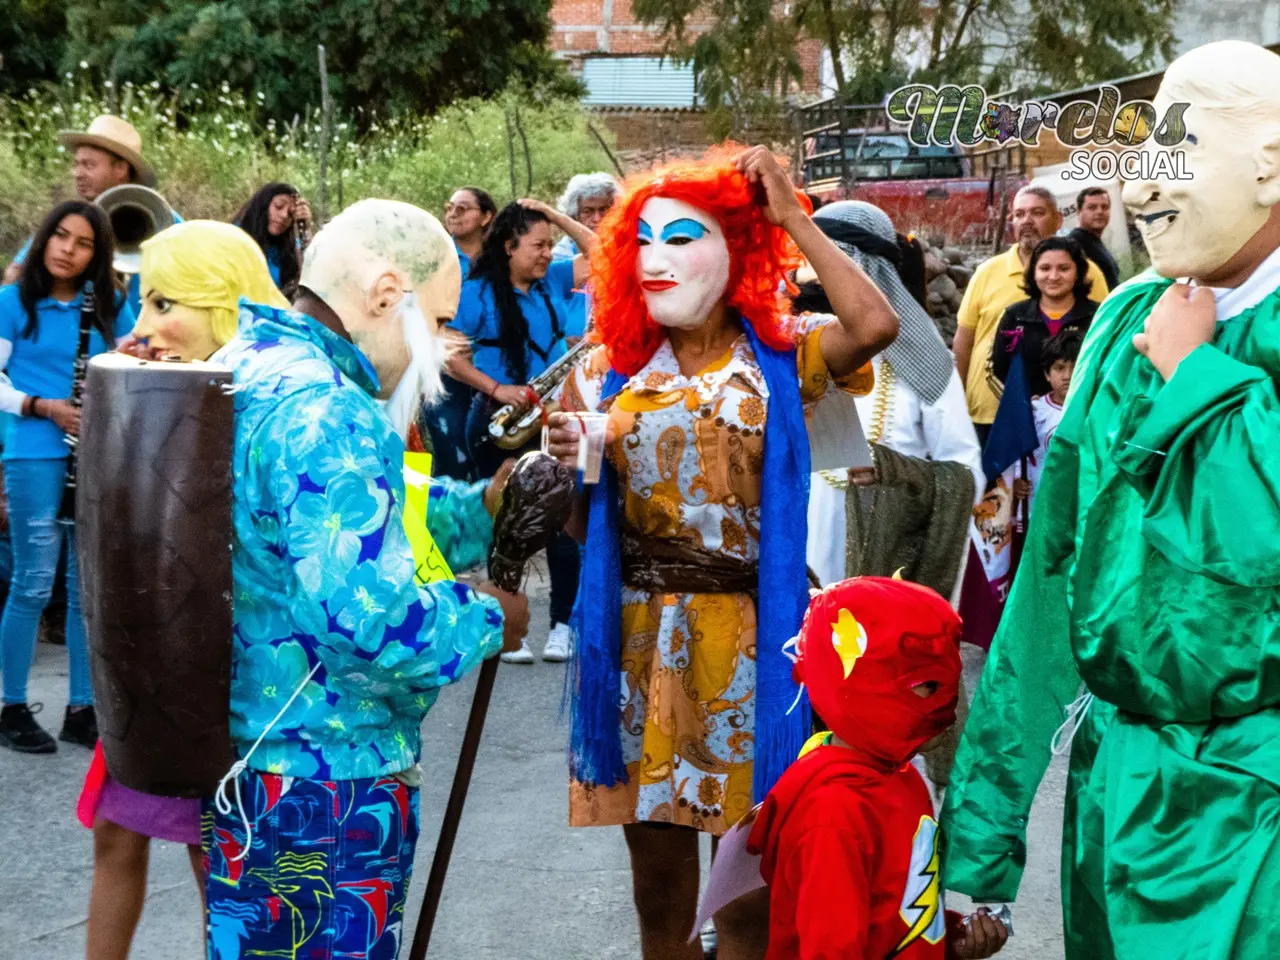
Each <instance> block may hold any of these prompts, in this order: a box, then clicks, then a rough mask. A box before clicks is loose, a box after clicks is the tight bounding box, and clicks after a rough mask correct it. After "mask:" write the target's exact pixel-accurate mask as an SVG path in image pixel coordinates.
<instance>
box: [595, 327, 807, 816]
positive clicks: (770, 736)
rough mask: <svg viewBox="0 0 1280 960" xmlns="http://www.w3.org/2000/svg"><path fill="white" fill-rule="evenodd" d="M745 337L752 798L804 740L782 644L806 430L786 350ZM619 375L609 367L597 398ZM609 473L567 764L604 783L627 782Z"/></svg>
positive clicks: (799, 575) (796, 552)
mask: <svg viewBox="0 0 1280 960" xmlns="http://www.w3.org/2000/svg"><path fill="white" fill-rule="evenodd" d="M743 325H744V327H745V328H746V332H747V338H748V340H749V341H750V343H751V349H752V350H753V351H754V352H755V357H756V362H757V363H758V364H759V366H760V372H761V373H762V374H763V375H764V381H765V384H766V385H767V386H768V388H769V402H768V413H767V416H766V419H765V428H764V476H763V478H762V484H761V498H760V563H759V591H758V604H757V626H756V728H755V756H754V764H755V770H754V774H755V781H754V792H755V799H756V802H759V801H761V800H763V799H764V797H765V795H766V794H767V793H768V792H769V790H770V788H771V787H772V786H773V784H774V783H775V782H776V781H777V780H778V778H779V777H780V776H782V773H783V772H784V771H785V770H786V769H787V767H788V766H790V765H791V763H792V762H793V761H794V760H795V758H796V756H797V755H798V754H799V753H800V750H801V748H802V747H803V746H804V742H805V740H806V739H807V738H808V736H809V727H810V722H811V721H810V712H809V705H808V698H807V697H806V698H802V701H801V703H800V704H799V705H798V706H797V707H796V709H795V710H793V711H792V712H791V713H790V714H788V713H787V711H788V709H789V708H790V707H791V705H792V704H793V703H795V701H796V694H797V692H798V687H797V684H796V682H795V680H794V679H793V678H792V667H791V661H790V660H789V659H788V658H787V656H786V655H785V654H784V653H783V650H782V648H783V646H784V645H785V644H786V643H787V641H789V640H790V639H791V638H792V637H794V636H795V635H796V634H798V633H799V632H800V624H801V622H802V621H803V619H804V614H805V611H806V610H807V609H808V607H809V583H808V578H807V574H806V567H805V541H806V539H807V538H806V533H807V530H808V511H807V506H808V502H809V435H808V431H807V429H806V427H805V422H804V408H803V406H802V405H801V400H800V381H799V377H798V376H797V372H796V353H795V351H794V350H785V351H782V350H774V349H773V348H772V347H770V346H769V345H768V344H766V343H764V342H762V341H761V340H760V338H759V337H758V336H757V335H756V332H755V330H754V329H752V327H751V324H750V323H748V322H747V321H746V320H745V319H744V320H743ZM626 383H627V377H625V376H623V375H622V374H620V373H618V372H617V371H616V370H610V371H609V374H608V376H607V377H606V378H605V383H604V389H603V392H602V395H601V397H602V399H608V398H610V397H612V396H614V395H615V394H616V393H618V392H619V391H620V390H621V389H622V388H623V387H624V386H625V385H626ZM621 504H622V497H621V493H620V490H619V481H618V475H617V473H616V471H615V470H614V469H613V467H612V466H611V465H610V464H609V462H608V460H607V459H606V461H605V465H604V469H603V471H602V473H601V477H600V482H599V483H598V484H596V485H595V486H594V487H593V488H592V489H591V496H590V510H589V513H588V521H587V524H588V525H587V547H586V556H585V558H584V562H583V567H582V580H581V585H580V588H579V590H578V606H577V609H576V611H575V614H576V618H575V619H576V621H577V622H576V623H575V626H576V628H577V634H578V638H579V643H578V656H577V657H576V658H575V664H574V670H575V674H574V676H573V677H572V678H571V681H570V682H571V684H572V687H571V694H572V702H573V716H572V734H571V742H570V763H571V765H572V772H573V775H574V777H575V779H577V780H578V781H579V782H581V783H587V784H593V785H596V786H602V787H613V786H616V785H617V784H619V783H624V782H626V780H627V768H626V764H625V763H624V762H623V758H622V739H621V728H620V718H619V714H618V711H619V708H620V697H621V682H622V587H623V584H622V557H621V551H620V548H619V531H618V524H619V513H620V510H621Z"/></svg>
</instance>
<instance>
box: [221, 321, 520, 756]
mask: <svg viewBox="0 0 1280 960" xmlns="http://www.w3.org/2000/svg"><path fill="white" fill-rule="evenodd" d="M241 306H242V309H241V313H240V331H239V335H238V336H237V337H236V339H235V340H233V341H231V342H230V343H228V344H227V345H226V346H225V347H223V348H222V349H221V350H219V351H218V352H217V353H216V354H215V355H214V357H213V359H214V360H215V361H217V362H220V363H223V364H226V365H227V366H229V367H231V368H232V370H233V371H234V373H235V381H236V385H237V392H236V402H235V416H236V429H235V450H234V454H233V460H232V467H233V478H234V479H233V483H234V491H233V493H234V501H233V512H232V522H233V527H234V536H235V540H234V544H233V553H232V569H233V578H234V589H235V600H234V619H235V631H234V632H235V649H234V655H233V662H232V678H231V736H232V740H233V741H234V742H235V744H236V748H237V750H238V752H239V753H240V755H241V756H242V757H243V756H244V755H245V754H246V753H248V751H249V749H250V748H251V747H252V746H253V744H254V742H255V741H256V740H257V739H258V737H259V736H260V735H261V734H262V732H263V731H264V730H265V729H266V728H267V726H268V724H270V723H271V721H272V720H273V719H274V718H275V716H276V714H278V713H279V712H280V711H281V710H282V709H283V708H284V706H285V704H286V703H287V702H288V701H289V698H290V696H292V695H293V693H294V691H295V690H297V689H298V687H299V686H302V685H303V682H304V679H305V678H306V676H307V674H308V672H310V670H311V669H312V668H313V667H314V666H316V665H317V663H318V664H319V665H320V667H319V670H318V671H317V672H316V674H315V676H314V677H313V678H312V679H311V680H310V681H309V682H306V684H305V686H304V687H303V690H302V692H301V693H300V694H299V695H298V697H297V699H295V700H294V701H293V704H292V705H291V706H290V707H289V709H288V711H287V712H286V713H285V715H284V717H283V718H282V719H281V721H280V722H279V723H277V724H276V725H275V727H273V728H272V729H271V731H270V733H268V734H267V736H266V738H265V739H264V740H263V742H262V743H261V744H260V745H259V746H258V748H257V750H255V751H254V752H253V755H252V757H251V758H250V759H249V762H248V765H249V767H250V768H251V769H254V770H259V771H263V772H267V773H279V774H284V775H288V776H294V777H305V778H309V779H317V780H354V779H360V778H365V777H376V776H387V775H392V774H396V773H400V772H402V771H405V770H408V769H409V768H411V767H413V765H414V764H416V763H417V760H418V754H419V750H420V740H419V727H420V725H421V723H422V718H423V716H424V715H425V714H426V712H427V710H429V709H430V707H431V705H432V704H433V703H434V702H435V699H436V696H437V694H438V691H439V688H440V687H442V686H444V685H445V684H448V683H452V682H453V681H455V680H458V679H460V678H461V677H463V676H464V675H465V674H466V673H467V672H468V671H469V670H471V669H472V668H473V667H475V666H477V665H478V664H479V663H480V662H481V661H482V660H483V659H485V658H486V657H489V656H492V655H494V654H495V653H497V652H498V650H499V649H500V648H501V646H502V614H501V610H500V608H499V606H498V604H497V602H496V601H495V600H494V599H493V598H491V597H488V596H484V595H481V594H477V593H475V592H474V591H472V590H471V588H470V587H468V586H465V585H464V584H461V583H456V582H453V581H444V582H438V583H433V584H430V585H429V586H427V587H417V586H415V585H414V582H413V570H414V563H413V555H412V552H411V551H410V548H409V542H408V539H407V538H406V536H405V532H404V526H403V520H402V516H401V504H402V502H403V500H404V473H403V463H404V446H403V444H402V443H401V441H400V439H399V437H397V436H396V434H395V432H394V430H393V429H392V427H391V424H390V422H389V421H388V420H387V419H386V418H385V416H383V415H382V413H381V411H380V410H379V408H378V403H377V401H376V400H375V399H374V397H375V396H376V394H377V377H376V375H375V374H374V373H373V370H372V368H371V366H370V365H369V362H368V361H367V360H366V359H365V357H364V355H363V354H361V353H360V351H359V350H357V349H356V348H355V347H354V346H353V345H352V344H350V343H348V342H347V341H345V340H343V339H341V338H339V337H337V336H335V335H334V334H333V333H331V332H330V331H328V330H326V329H325V328H323V327H322V326H320V325H319V324H316V323H313V322H312V321H310V320H308V319H306V318H304V317H301V316H299V315H297V314H291V313H288V312H286V311H283V310H276V309H273V308H269V307H261V306H255V305H252V304H248V303H242V305H241ZM456 490H457V492H458V493H459V494H460V495H462V496H465V497H466V498H467V499H468V500H469V501H472V502H474V499H475V498H474V493H475V491H472V490H469V489H468V488H466V487H465V486H462V487H459V488H456ZM447 510H448V491H447V490H445V491H444V492H443V493H442V494H441V495H438V496H437V497H433V499H432V503H431V511H429V513H430V512H434V513H436V515H437V516H444V515H447V513H446V511H447ZM468 526H471V525H464V527H468ZM459 529H463V528H459ZM441 547H442V549H443V550H444V551H445V553H446V556H449V555H450V554H451V553H453V550H452V549H451V546H450V545H449V544H448V543H445V544H442V545H441Z"/></svg>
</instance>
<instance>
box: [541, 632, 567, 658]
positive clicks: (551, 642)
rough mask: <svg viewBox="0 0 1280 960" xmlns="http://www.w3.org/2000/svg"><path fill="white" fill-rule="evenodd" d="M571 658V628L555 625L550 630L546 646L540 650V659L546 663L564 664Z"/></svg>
mask: <svg viewBox="0 0 1280 960" xmlns="http://www.w3.org/2000/svg"><path fill="white" fill-rule="evenodd" d="M572 656H573V627H571V626H569V625H568V624H567V623H557V624H556V625H555V626H554V627H552V628H551V633H550V635H549V636H548V637H547V645H546V646H545V647H543V648H542V659H543V660H546V661H547V662H548V663H564V662H565V661H566V660H568V659H569V658H570V657H572Z"/></svg>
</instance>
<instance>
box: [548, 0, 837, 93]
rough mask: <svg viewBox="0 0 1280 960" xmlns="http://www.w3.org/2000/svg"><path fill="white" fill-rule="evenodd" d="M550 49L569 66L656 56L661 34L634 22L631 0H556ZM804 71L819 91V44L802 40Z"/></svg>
mask: <svg viewBox="0 0 1280 960" xmlns="http://www.w3.org/2000/svg"><path fill="white" fill-rule="evenodd" d="M551 23H552V31H551V48H552V50H554V51H555V52H557V53H559V54H561V55H562V56H564V57H565V58H566V59H568V60H569V61H570V62H571V63H573V62H575V61H576V62H581V60H582V59H585V58H586V57H589V56H598V55H601V54H612V55H615V56H646V55H647V56H659V55H661V53H662V33H661V30H660V29H659V28H657V27H646V26H643V25H641V24H639V23H638V22H637V21H636V18H635V14H634V12H633V11H632V0H556V3H555V5H554V6H553V7H552V8H551ZM712 23H713V20H712V18H710V17H708V16H705V15H700V16H694V17H691V18H690V19H689V21H688V23H687V24H686V27H687V29H688V30H689V31H690V32H692V33H697V32H698V31H699V30H701V29H706V28H707V27H708V26H710V25H711V24H712ZM798 51H799V54H800V62H801V66H802V67H803V69H804V84H803V89H804V91H805V92H806V93H814V92H816V91H817V90H818V83H819V68H820V64H821V61H822V44H821V43H819V42H817V41H814V40H805V41H802V42H801V43H800V45H799V47H798Z"/></svg>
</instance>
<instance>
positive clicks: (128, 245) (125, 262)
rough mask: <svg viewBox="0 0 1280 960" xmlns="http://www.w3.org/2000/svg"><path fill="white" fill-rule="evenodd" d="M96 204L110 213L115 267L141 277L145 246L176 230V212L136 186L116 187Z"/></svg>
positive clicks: (149, 189) (159, 196)
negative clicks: (166, 231) (171, 229)
mask: <svg viewBox="0 0 1280 960" xmlns="http://www.w3.org/2000/svg"><path fill="white" fill-rule="evenodd" d="M94 202H95V203H96V204H97V205H98V206H99V207H101V208H102V209H103V211H104V212H105V213H106V215H107V219H108V220H110V221H111V232H112V233H114V234H115V237H116V254H115V258H114V259H113V260H112V262H111V265H112V266H113V267H114V268H115V269H116V270H117V271H118V272H120V273H127V274H134V273H137V272H138V271H139V269H141V267H142V244H143V243H145V242H146V241H147V240H150V239H151V238H152V237H154V236H155V235H156V234H157V233H159V232H160V231H161V230H165V229H167V228H169V227H171V226H173V224H174V217H173V209H172V208H171V207H170V206H169V203H168V201H166V200H165V198H164V197H162V196H161V195H160V194H159V193H157V192H156V191H154V190H152V189H151V188H150V187H144V186H140V185H139V184H136V183H126V184H124V185H123V186H119V187H112V188H111V189H110V190H107V191H106V192H104V193H103V194H102V195H101V196H99V197H98V199H97V200H95V201H94Z"/></svg>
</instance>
